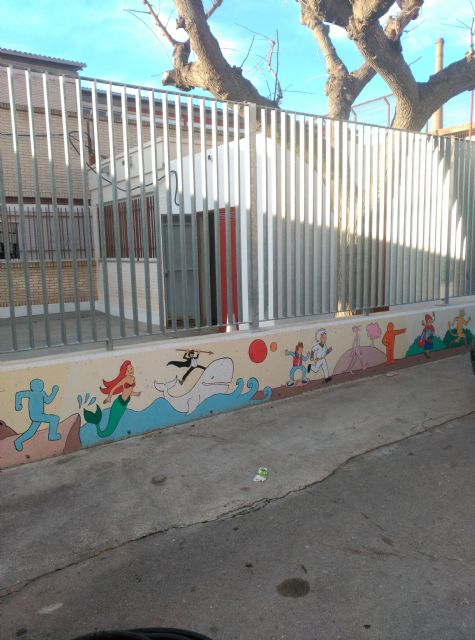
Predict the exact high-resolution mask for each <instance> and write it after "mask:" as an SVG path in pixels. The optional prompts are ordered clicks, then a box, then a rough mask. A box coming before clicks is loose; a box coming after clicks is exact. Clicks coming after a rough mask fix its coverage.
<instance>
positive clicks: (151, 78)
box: [0, 0, 472, 114]
mask: <svg viewBox="0 0 475 640" xmlns="http://www.w3.org/2000/svg"><path fill="white" fill-rule="evenodd" d="M210 2H211V0H207V2H205V6H206V7H207V6H208V4H210ZM157 4H158V3H157ZM126 9H138V10H141V9H143V4H142V2H141V1H140V0H22V1H21V2H20V1H17V0H0V24H1V25H2V29H1V33H2V38H1V42H0V46H2V47H4V48H9V49H18V50H21V51H27V52H29V53H38V54H43V55H49V56H55V57H60V58H67V59H71V60H78V61H82V62H85V63H86V64H87V68H86V69H85V70H84V72H83V75H87V76H92V77H98V78H104V79H111V80H116V81H119V82H130V83H133V84H143V85H146V86H154V87H160V86H161V83H160V77H161V75H162V73H163V72H164V71H165V70H166V69H168V68H171V64H170V62H169V57H170V55H171V50H170V48H169V47H168V46H167V44H166V43H164V42H159V40H157V37H156V36H155V35H154V34H153V33H152V32H151V31H150V30H149V29H147V27H146V26H144V25H143V24H141V23H140V22H139V21H138V20H137V19H136V18H134V17H133V16H132V15H130V14H129V13H127V12H126ZM160 10H161V14H162V15H163V16H165V17H167V16H169V15H171V16H172V18H171V22H170V24H171V25H172V26H173V24H174V20H173V2H172V1H171V0H162V2H161V3H160ZM471 16H472V7H471V3H470V1H469V0H454V1H453V2H452V3H447V2H446V0H426V2H425V5H424V8H423V11H422V18H420V19H419V20H418V22H417V23H414V25H413V28H412V29H411V30H410V31H409V33H406V34H405V35H404V37H403V46H404V51H405V55H406V59H407V61H408V62H409V63H413V65H412V68H413V71H414V74H415V76H416V78H417V79H418V80H425V79H427V77H428V75H430V73H432V72H433V68H434V47H435V40H436V39H437V38H438V37H441V36H442V37H443V38H444V39H445V42H446V49H445V62H446V64H449V63H450V62H452V61H454V60H456V59H458V58H460V57H462V56H463V55H464V53H465V52H466V51H467V49H468V42H469V33H468V30H466V29H465V30H464V29H463V28H458V27H457V26H456V25H458V26H460V24H459V23H458V22H457V19H459V20H462V21H465V22H467V23H469V22H470V19H471ZM140 17H141V18H143V19H145V20H146V19H147V16H145V15H141V16H140ZM211 24H212V28H213V32H214V34H215V35H216V37H217V38H218V40H219V41H220V43H221V45H222V48H223V50H224V52H225V54H226V56H227V58H228V60H229V61H230V62H231V63H232V64H241V63H242V61H243V59H244V58H245V56H246V53H247V51H248V49H249V46H250V44H251V40H252V36H253V34H252V33H251V31H254V32H256V33H258V34H262V35H255V42H254V45H253V47H252V49H251V52H250V54H249V57H248V59H247V61H246V63H245V65H244V73H245V75H246V76H247V77H249V78H250V79H251V80H252V81H253V82H254V83H255V84H257V86H258V88H259V90H260V91H261V93H266V92H267V88H266V78H267V81H268V82H269V83H272V78H271V77H270V76H269V74H266V73H265V71H264V70H263V68H262V67H263V62H262V58H263V57H265V56H266V54H267V52H268V47H269V40H267V39H266V38H265V37H263V36H266V37H267V38H275V34H276V30H278V32H279V39H280V58H279V59H280V70H279V77H280V81H281V84H282V87H283V89H284V99H283V102H282V106H283V107H284V108H287V109H291V110H296V111H303V112H309V113H315V114H325V113H326V109H327V107H326V97H325V93H324V86H325V68H324V64H323V59H322V56H321V54H320V53H319V51H318V50H317V47H316V45H315V43H314V40H313V37H312V35H311V33H310V32H309V30H308V29H307V28H306V27H304V26H302V25H301V24H300V22H299V6H298V4H297V3H296V2H295V1H294V0H265V1H264V0H261V1H260V2H259V1H256V0H224V2H223V5H222V6H221V7H220V9H218V10H217V11H216V13H215V14H214V15H213V17H212V19H211ZM416 24H417V25H418V26H417V27H416ZM414 27H415V28H414ZM155 33H156V32H155ZM332 33H333V36H334V42H335V45H336V46H337V49H338V51H339V53H340V55H341V56H342V57H343V60H344V61H345V63H346V64H347V65H348V66H349V68H350V69H353V68H356V67H357V66H358V65H359V64H360V62H361V58H360V56H359V54H358V52H357V51H356V49H355V47H354V45H353V44H352V43H351V42H350V41H348V40H347V39H346V36H345V34H344V32H343V31H342V30H340V29H338V28H334V29H332ZM386 93H389V90H388V88H387V87H386V85H385V84H384V83H383V82H382V81H381V80H379V79H377V80H376V81H373V82H372V83H371V84H370V85H369V86H368V87H367V88H366V90H365V92H364V93H363V94H362V95H361V96H360V98H359V99H358V102H361V101H364V100H369V99H372V98H374V97H377V96H381V95H384V94H386Z"/></svg>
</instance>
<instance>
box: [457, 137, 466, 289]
mask: <svg viewBox="0 0 475 640" xmlns="http://www.w3.org/2000/svg"><path fill="white" fill-rule="evenodd" d="M466 149H467V143H466V142H465V141H462V142H460V143H459V158H460V162H459V166H460V169H459V172H460V179H459V190H458V193H457V194H456V202H457V218H456V219H457V220H458V223H457V227H458V228H457V253H456V256H455V260H456V262H455V264H456V268H457V279H456V281H455V282H456V287H457V291H456V294H455V295H457V296H463V295H465V288H466V287H465V284H466V278H465V272H466V268H465V264H466V263H465V258H464V238H466V230H467V198H466V188H467V184H466V171H467V155H466ZM465 255H466V252H465Z"/></svg>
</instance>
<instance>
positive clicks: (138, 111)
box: [135, 89, 152, 335]
mask: <svg viewBox="0 0 475 640" xmlns="http://www.w3.org/2000/svg"><path fill="white" fill-rule="evenodd" d="M142 109H143V107H142V94H141V91H140V89H138V90H136V94H135V118H136V123H137V147H138V148H137V156H138V161H139V185H140V218H141V221H142V245H143V268H144V285H145V317H146V324H147V333H148V334H149V335H150V334H151V333H152V297H151V290H150V243H151V240H152V229H151V228H150V219H149V213H148V207H147V196H146V191H145V188H146V187H145V166H144V135H143V114H142ZM149 116H151V114H149Z"/></svg>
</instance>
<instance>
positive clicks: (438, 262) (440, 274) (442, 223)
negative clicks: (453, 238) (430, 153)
mask: <svg viewBox="0 0 475 640" xmlns="http://www.w3.org/2000/svg"><path fill="white" fill-rule="evenodd" d="M437 143H438V157H437V214H436V221H435V222H436V224H435V236H434V237H435V240H434V242H435V244H434V254H435V268H434V280H435V291H434V294H435V296H434V297H435V298H439V299H440V298H441V297H442V296H443V288H444V269H443V266H444V264H443V260H445V259H446V257H444V256H445V251H446V245H445V244H444V242H443V238H442V231H443V229H444V228H446V226H447V224H448V222H447V220H448V215H447V213H446V212H445V211H444V181H445V168H446V165H447V163H446V160H445V153H446V145H445V139H444V138H439V139H438V141H437Z"/></svg>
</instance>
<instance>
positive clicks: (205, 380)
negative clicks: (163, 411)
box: [155, 358, 234, 414]
mask: <svg viewBox="0 0 475 640" xmlns="http://www.w3.org/2000/svg"><path fill="white" fill-rule="evenodd" d="M233 373H234V363H233V361H232V360H231V358H218V359H217V360H213V361H212V362H210V364H209V365H208V366H207V367H206V369H205V370H204V371H203V373H202V374H201V375H200V377H199V378H198V380H197V381H196V382H195V384H194V385H193V387H192V388H191V389H190V390H189V391H188V392H187V393H184V394H182V395H180V396H178V395H173V394H172V393H170V392H171V391H173V390H175V389H176V386H177V383H178V382H179V380H178V378H177V377H176V378H175V379H174V380H170V381H168V382H158V381H157V380H156V381H155V389H156V390H157V391H159V392H160V393H161V394H162V395H163V397H164V398H165V400H166V401H167V402H168V403H169V404H170V405H171V406H172V407H173V408H174V409H175V411H179V412H180V413H187V414H190V413H193V411H195V409H197V408H198V407H199V405H200V404H201V403H202V402H204V401H205V400H206V399H207V398H210V397H211V396H214V395H216V394H223V393H227V392H228V389H229V385H230V384H231V381H232V379H233Z"/></svg>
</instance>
